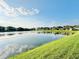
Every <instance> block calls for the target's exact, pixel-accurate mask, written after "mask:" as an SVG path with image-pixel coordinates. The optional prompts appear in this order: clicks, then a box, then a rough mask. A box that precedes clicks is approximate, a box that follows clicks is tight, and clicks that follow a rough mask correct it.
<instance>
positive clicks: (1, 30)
mask: <svg viewBox="0 0 79 59" xmlns="http://www.w3.org/2000/svg"><path fill="white" fill-rule="evenodd" d="M32 30H35V29H34V28H22V27H18V28H16V27H12V26H8V27H4V26H0V32H10V31H32Z"/></svg>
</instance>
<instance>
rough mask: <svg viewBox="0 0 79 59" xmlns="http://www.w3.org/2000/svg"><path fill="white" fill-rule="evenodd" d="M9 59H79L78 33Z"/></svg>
mask: <svg viewBox="0 0 79 59" xmlns="http://www.w3.org/2000/svg"><path fill="white" fill-rule="evenodd" d="M9 59H79V32H78V33H76V34H74V35H70V36H65V37H64V38H61V39H59V40H56V41H53V42H50V43H48V44H45V45H43V46H40V47H38V48H35V49H33V50H30V51H28V52H24V53H22V54H19V55H16V56H14V57H10V58H9Z"/></svg>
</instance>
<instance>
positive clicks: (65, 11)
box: [0, 0, 79, 27]
mask: <svg viewBox="0 0 79 59" xmlns="http://www.w3.org/2000/svg"><path fill="white" fill-rule="evenodd" d="M78 2H79V0H1V3H0V11H1V12H0V25H3V26H15V27H17V26H22V27H40V26H57V25H75V24H79V3H78Z"/></svg>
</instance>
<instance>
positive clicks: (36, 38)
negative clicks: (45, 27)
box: [0, 32, 64, 59]
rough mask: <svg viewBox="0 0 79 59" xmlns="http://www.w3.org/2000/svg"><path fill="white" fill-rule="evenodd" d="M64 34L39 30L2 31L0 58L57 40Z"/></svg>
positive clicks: (4, 58)
mask: <svg viewBox="0 0 79 59" xmlns="http://www.w3.org/2000/svg"><path fill="white" fill-rule="evenodd" d="M63 36H64V35H60V34H59V35H55V34H53V33H45V34H44V33H40V34H39V33H37V32H2V33H0V59H7V57H8V56H11V55H15V54H18V53H21V52H24V51H26V50H29V49H32V48H35V47H38V46H40V45H43V44H45V43H48V42H51V41H53V40H57V39H59V38H61V37H63Z"/></svg>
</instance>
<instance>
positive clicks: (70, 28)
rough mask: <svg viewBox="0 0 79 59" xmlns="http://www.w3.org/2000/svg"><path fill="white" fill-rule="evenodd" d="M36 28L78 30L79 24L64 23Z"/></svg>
mask: <svg viewBox="0 0 79 59" xmlns="http://www.w3.org/2000/svg"><path fill="white" fill-rule="evenodd" d="M37 30H74V31H75V30H79V25H73V26H70V25H65V26H53V27H38V28H37Z"/></svg>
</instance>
